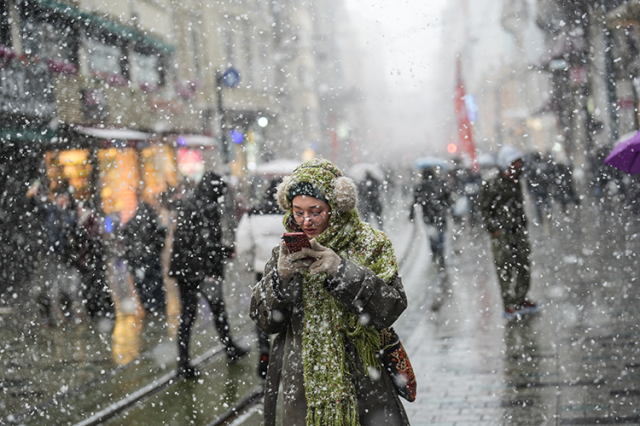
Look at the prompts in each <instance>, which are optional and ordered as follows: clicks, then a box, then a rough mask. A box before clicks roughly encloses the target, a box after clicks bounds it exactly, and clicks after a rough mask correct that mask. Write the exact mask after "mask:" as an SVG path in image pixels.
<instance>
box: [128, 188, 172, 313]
mask: <svg viewBox="0 0 640 426" xmlns="http://www.w3.org/2000/svg"><path fill="white" fill-rule="evenodd" d="M166 237H167V229H166V228H165V227H164V226H163V225H162V222H161V221H160V217H159V216H158V213H157V212H156V210H155V209H154V208H153V206H151V204H149V203H148V202H147V201H144V200H142V199H141V200H140V201H139V203H138V208H137V209H136V213H135V215H134V216H133V217H132V218H131V219H129V220H128V221H127V223H125V225H124V226H123V227H122V230H121V238H122V243H123V247H124V253H123V254H124V259H125V260H126V261H127V267H128V269H129V272H130V274H131V275H132V278H133V282H134V284H135V287H136V291H137V292H138V297H139V298H140V303H141V304H142V307H143V308H144V310H145V311H146V312H147V314H152V315H160V314H165V309H166V297H165V290H164V277H163V271H162V250H163V248H164V243H165V239H166Z"/></svg>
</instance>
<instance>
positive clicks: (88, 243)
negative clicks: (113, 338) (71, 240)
mask: <svg viewBox="0 0 640 426" xmlns="http://www.w3.org/2000/svg"><path fill="white" fill-rule="evenodd" d="M102 225H103V224H102V218H101V217H100V215H99V214H98V211H97V210H96V208H95V207H94V205H93V202H92V201H86V202H82V203H79V204H78V226H77V228H76V241H77V244H76V247H77V251H78V256H77V259H76V262H75V264H76V267H77V268H78V271H79V272H80V294H81V296H82V301H83V303H84V305H85V309H86V311H87V314H88V315H89V317H90V318H97V317H105V318H114V317H115V308H114V303H113V300H112V299H111V291H110V289H109V286H108V283H107V275H106V270H107V265H106V247H105V241H104V234H103V226H102Z"/></svg>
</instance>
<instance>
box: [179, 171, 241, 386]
mask: <svg viewBox="0 0 640 426" xmlns="http://www.w3.org/2000/svg"><path fill="white" fill-rule="evenodd" d="M223 193H224V182H223V181H222V178H221V176H219V175H217V174H216V173H213V172H207V173H205V174H204V176H203V177H202V180H201V181H200V182H199V183H198V185H197V186H196V188H195V190H194V193H193V195H192V196H191V197H190V198H188V199H187V200H185V201H184V203H183V205H182V206H181V208H180V209H179V210H178V219H177V225H176V230H175V232H174V234H173V247H172V249H171V265H170V267H169V275H170V276H171V277H174V278H175V279H176V281H177V283H178V288H179V290H180V326H179V327H178V375H179V376H181V377H185V378H193V377H196V376H198V375H199V372H198V370H197V369H196V368H195V367H194V366H193V365H191V358H190V356H189V345H190V341H191V329H192V327H193V323H194V321H195V319H196V314H197V311H198V295H199V294H200V295H201V296H202V297H203V298H204V299H205V301H206V302H207V303H208V304H209V307H210V308H211V312H212V314H213V320H214V323H215V326H216V329H217V330H218V334H219V335H220V340H221V341H222V344H223V345H224V347H225V351H226V354H227V359H228V361H229V362H235V361H237V360H239V359H240V358H242V357H243V356H245V355H246V354H247V352H248V351H247V350H246V349H244V348H242V347H240V346H238V345H237V344H236V343H235V342H234V341H233V339H232V337H231V329H230V327H229V321H228V318H227V311H226V308H225V304H224V296H223V292H222V281H223V279H224V264H225V259H226V258H228V257H229V256H231V255H232V254H233V248H231V247H226V246H224V245H223V244H222V227H221V220H222V219H221V210H220V203H219V199H220V198H222V196H223Z"/></svg>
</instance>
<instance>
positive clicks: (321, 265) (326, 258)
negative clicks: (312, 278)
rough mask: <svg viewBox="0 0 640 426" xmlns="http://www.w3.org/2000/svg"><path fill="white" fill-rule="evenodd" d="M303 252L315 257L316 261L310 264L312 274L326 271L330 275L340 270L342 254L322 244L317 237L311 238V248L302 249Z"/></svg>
mask: <svg viewBox="0 0 640 426" xmlns="http://www.w3.org/2000/svg"><path fill="white" fill-rule="evenodd" d="M301 252H302V253H305V254H306V255H307V256H309V257H313V258H314V259H315V262H313V263H312V264H311V266H309V270H310V271H311V273H312V274H319V273H321V272H326V273H328V274H329V275H331V276H334V275H335V274H336V273H337V272H338V267H339V266H340V261H341V260H342V259H341V258H340V256H338V255H337V254H336V252H334V251H333V250H331V249H330V248H327V247H324V246H322V245H320V243H319V242H317V241H316V240H315V238H314V239H313V240H311V248H310V249H308V248H305V249H302V250H301Z"/></svg>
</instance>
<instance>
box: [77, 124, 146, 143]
mask: <svg viewBox="0 0 640 426" xmlns="http://www.w3.org/2000/svg"><path fill="white" fill-rule="evenodd" d="M76 131H77V132H78V133H82V134H83V135H87V136H93V137H94V138H100V139H108V140H137V141H146V140H149V139H151V134H149V133H145V132H140V131H138V130H129V129H105V128H99V127H82V126H79V127H76Z"/></svg>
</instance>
